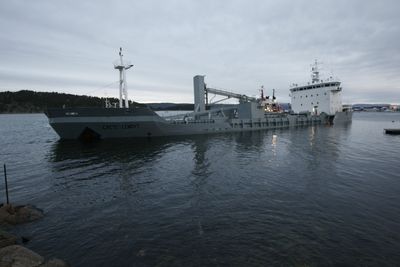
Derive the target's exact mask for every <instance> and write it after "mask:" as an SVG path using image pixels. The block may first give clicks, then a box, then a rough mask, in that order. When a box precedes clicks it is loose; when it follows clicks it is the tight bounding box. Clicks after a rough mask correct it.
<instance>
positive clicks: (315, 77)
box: [311, 60, 319, 83]
mask: <svg viewBox="0 0 400 267" xmlns="http://www.w3.org/2000/svg"><path fill="white" fill-rule="evenodd" d="M311 81H312V83H317V82H319V69H318V61H317V60H315V63H314V65H311Z"/></svg>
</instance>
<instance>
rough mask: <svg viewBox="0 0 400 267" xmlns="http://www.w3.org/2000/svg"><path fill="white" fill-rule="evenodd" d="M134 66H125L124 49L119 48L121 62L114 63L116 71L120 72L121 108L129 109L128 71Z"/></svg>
mask: <svg viewBox="0 0 400 267" xmlns="http://www.w3.org/2000/svg"><path fill="white" fill-rule="evenodd" d="M132 66H133V65H132V64H129V63H128V64H125V63H124V60H123V54H122V47H120V48H119V62H116V63H114V69H117V70H119V107H120V108H129V100H128V84H127V83H126V70H127V69H130V68H131V67H132Z"/></svg>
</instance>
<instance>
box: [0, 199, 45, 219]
mask: <svg viewBox="0 0 400 267" xmlns="http://www.w3.org/2000/svg"><path fill="white" fill-rule="evenodd" d="M42 217H43V211H41V210H39V209H37V208H35V207H34V206H30V205H26V206H13V205H11V204H5V205H1V206H0V224H3V223H7V224H19V223H26V222H31V221H35V220H37V219H40V218H42Z"/></svg>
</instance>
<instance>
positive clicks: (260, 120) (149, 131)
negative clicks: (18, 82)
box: [46, 49, 341, 140]
mask: <svg viewBox="0 0 400 267" xmlns="http://www.w3.org/2000/svg"><path fill="white" fill-rule="evenodd" d="M119 56H120V60H119V62H117V63H116V64H114V68H115V69H118V70H119V74H120V75H119V77H120V83H119V85H120V86H119V89H120V98H119V106H118V107H117V106H116V105H111V104H110V103H108V104H107V105H106V107H104V108H100V107H99V108H66V107H64V108H52V109H48V110H47V112H46V115H47V116H48V118H49V123H50V125H51V126H52V127H53V129H54V130H55V131H56V132H57V134H58V135H59V136H60V137H61V139H84V140H91V139H97V138H100V139H105V138H139V137H157V136H174V135H191V134H208V133H221V132H241V131H254V130H263V129H275V128H285V127H292V126H305V125H314V124H323V123H327V122H329V119H330V118H331V117H335V116H336V115H337V114H338V113H336V114H335V115H332V116H331V117H330V116H329V115H330V114H332V112H334V111H335V109H332V112H331V107H329V113H328V110H326V111H325V109H324V107H323V106H322V104H321V106H317V108H318V109H317V110H313V111H312V112H310V110H309V106H310V105H313V104H311V102H310V103H307V104H308V108H307V109H305V108H304V109H300V110H297V113H299V114H289V113H284V112H282V110H281V109H280V107H279V105H278V103H277V102H276V97H275V90H273V94H272V96H271V97H269V96H264V88H263V87H261V90H260V92H261V96H260V97H259V98H257V97H250V96H247V95H243V94H238V93H234V92H231V91H229V90H221V89H216V88H212V87H208V86H207V85H206V83H205V81H204V76H203V75H197V76H195V77H194V78H193V88H194V89H193V90H194V110H193V111H192V112H188V113H186V114H180V115H177V116H170V117H161V116H159V115H158V114H156V113H155V112H154V111H152V110H151V109H150V108H148V107H146V106H137V105H131V106H129V101H128V93H127V83H126V75H125V71H126V70H127V69H129V68H131V67H132V66H133V65H131V64H127V63H124V61H123V55H122V49H120V52H119ZM317 78H318V77H317ZM316 84H320V83H316ZM330 87H331V86H329V88H330ZM296 88H302V87H295V88H293V89H296ZM327 88H328V86H327ZM314 89H317V88H310V89H307V90H314ZM330 90H332V88H331V89H330ZM300 91H305V90H299V92H300ZM313 92H314V91H313ZM292 93H295V95H296V96H297V95H299V96H302V95H300V94H298V93H297V90H294V91H292ZM320 93H321V92H318V93H316V94H320ZM323 93H324V92H322V94H323ZM210 95H218V96H222V97H224V99H221V100H218V101H214V102H212V99H213V98H211V99H210ZM300 98H302V97H300ZM306 98H308V96H307V97H306ZM226 99H237V100H238V102H239V103H238V104H230V105H218V106H217V105H215V104H216V103H219V102H220V101H222V100H226ZM338 101H339V100H338ZM312 102H313V101H312ZM299 103H300V102H299ZM321 103H322V102H321ZM338 103H339V102H338ZM305 104H306V102H304V103H303V102H301V103H300V107H303V105H305ZM338 105H339V104H338ZM340 105H341V102H340ZM304 107H305V106H304ZM304 111H307V112H304Z"/></svg>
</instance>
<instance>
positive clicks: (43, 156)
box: [0, 113, 400, 266]
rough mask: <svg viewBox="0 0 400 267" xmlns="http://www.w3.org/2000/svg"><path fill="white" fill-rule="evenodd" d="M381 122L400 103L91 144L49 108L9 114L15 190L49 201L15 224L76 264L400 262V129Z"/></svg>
mask: <svg viewBox="0 0 400 267" xmlns="http://www.w3.org/2000/svg"><path fill="white" fill-rule="evenodd" d="M392 121H394V122H392ZM385 127H400V113H398V114H394V113H356V114H354V120H353V123H352V124H350V125H348V126H347V127H344V126H342V127H338V126H336V127H326V126H318V127H306V128H296V129H290V130H288V129H286V130H272V131H264V132H253V133H243V134H240V133H239V134H223V135H210V136H198V137H185V138H168V139H153V140H147V139H146V140H143V141H141V142H132V141H113V142H109V141H107V142H105V141H102V142H99V143H96V144H90V145H83V144H81V143H78V142H59V141H58V137H57V136H56V134H55V133H54V132H53V131H52V129H51V128H50V127H49V126H48V124H47V119H46V117H45V116H44V115H42V114H36V115H0V163H3V162H6V163H7V165H8V173H9V184H10V197H11V200H12V202H14V203H20V204H23V203H31V204H34V205H36V206H38V207H40V208H42V209H43V210H44V212H45V215H46V216H45V218H44V219H42V220H40V221H37V222H34V223H31V224H26V225H21V226H18V227H17V228H13V229H12V231H13V232H14V233H16V234H19V235H25V236H28V237H31V241H30V242H29V243H28V244H27V246H28V247H29V248H31V249H34V250H35V251H37V252H38V253H40V254H43V255H46V256H48V257H51V256H54V257H59V258H62V259H65V260H67V261H68V262H69V263H70V264H71V265H72V266H398V265H399V264H400V154H399V151H400V136H390V135H385V134H383V128H385ZM0 181H1V183H0V185H1V188H0V190H1V192H4V184H3V182H2V180H0ZM0 197H1V200H2V201H3V199H4V197H3V194H2V193H1V194H0Z"/></svg>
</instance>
